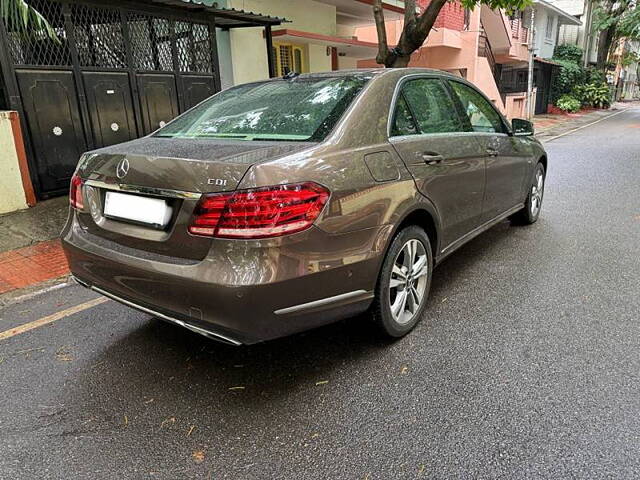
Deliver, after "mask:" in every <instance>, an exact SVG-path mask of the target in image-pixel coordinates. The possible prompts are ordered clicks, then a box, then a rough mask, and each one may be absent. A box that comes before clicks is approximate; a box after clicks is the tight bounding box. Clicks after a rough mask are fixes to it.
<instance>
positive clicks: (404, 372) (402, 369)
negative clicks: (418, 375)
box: [400, 366, 409, 375]
mask: <svg viewBox="0 0 640 480" xmlns="http://www.w3.org/2000/svg"><path fill="white" fill-rule="evenodd" d="M407 373H409V367H407V366H404V367H402V368H401V369H400V375H406V374H407Z"/></svg>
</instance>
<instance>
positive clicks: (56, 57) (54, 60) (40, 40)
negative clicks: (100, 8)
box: [6, 0, 71, 66]
mask: <svg viewBox="0 0 640 480" xmlns="http://www.w3.org/2000/svg"><path fill="white" fill-rule="evenodd" d="M27 3H29V4H30V5H31V6H33V7H34V8H35V9H37V10H38V11H39V12H40V13H41V14H42V16H43V17H44V18H46V19H47V20H48V21H49V23H50V24H51V26H52V27H53V29H54V31H55V32H56V35H57V37H58V41H57V42H56V41H55V40H52V39H50V38H49V37H48V36H47V34H46V33H45V32H44V31H43V30H35V29H33V30H32V31H30V32H29V33H28V34H20V33H17V32H16V31H15V29H14V28H13V26H12V25H11V24H6V29H7V36H8V47H9V52H10V54H11V60H12V61H13V63H14V64H15V65H53V66H67V65H71V55H70V53H69V46H68V42H67V32H66V30H65V25H64V16H63V14H62V5H61V4H59V3H57V2H53V1H51V0H29V1H28V2H27Z"/></svg>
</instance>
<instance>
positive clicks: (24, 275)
mask: <svg viewBox="0 0 640 480" xmlns="http://www.w3.org/2000/svg"><path fill="white" fill-rule="evenodd" d="M68 211H69V200H68V199H67V197H62V198H55V199H52V200H46V201H43V202H40V203H38V204H37V205H36V206H35V207H33V208H30V209H27V210H21V211H19V212H15V213H11V214H7V215H2V216H0V305H2V304H4V303H7V302H8V301H10V300H11V299H12V298H13V297H15V296H16V295H21V294H25V293H28V290H29V287H37V288H40V287H42V286H43V282H46V283H54V284H55V283H59V282H61V281H64V280H65V279H66V276H67V275H68V273H69V268H68V266H67V261H66V259H65V256H64V253H63V252H62V247H61V245H60V240H59V237H60V231H61V230H62V227H63V226H64V223H65V221H66V219H67V214H68Z"/></svg>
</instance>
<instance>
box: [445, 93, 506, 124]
mask: <svg viewBox="0 0 640 480" xmlns="http://www.w3.org/2000/svg"><path fill="white" fill-rule="evenodd" d="M450 85H451V87H452V88H453V91H454V92H455V93H456V95H457V96H458V98H459V99H460V103H462V109H463V110H464V112H465V113H466V116H467V118H468V120H469V123H468V125H467V126H466V130H467V131H471V132H486V133H504V132H505V130H504V124H503V123H502V119H501V118H500V114H498V112H497V111H496V109H495V108H494V107H493V105H491V104H490V103H489V102H488V101H487V99H486V98H484V97H483V96H482V95H481V94H480V93H479V92H477V91H476V90H474V89H473V88H471V87H469V86H468V85H465V84H464V83H460V82H450Z"/></svg>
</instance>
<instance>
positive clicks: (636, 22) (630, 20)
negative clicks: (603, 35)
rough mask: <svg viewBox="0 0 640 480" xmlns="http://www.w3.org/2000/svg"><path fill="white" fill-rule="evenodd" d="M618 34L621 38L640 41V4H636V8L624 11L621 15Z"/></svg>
mask: <svg viewBox="0 0 640 480" xmlns="http://www.w3.org/2000/svg"><path fill="white" fill-rule="evenodd" d="M616 33H617V36H618V37H619V38H622V37H626V38H628V39H632V40H633V39H635V40H638V39H640V3H638V2H636V5H635V6H633V7H631V8H628V9H625V10H624V12H623V13H622V14H621V15H620V18H619V21H618V24H617V29H616Z"/></svg>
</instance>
